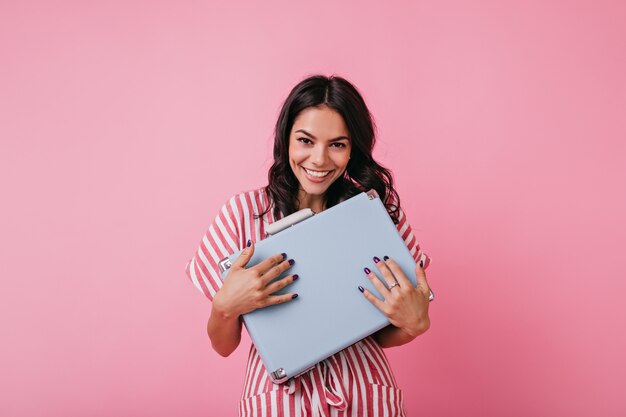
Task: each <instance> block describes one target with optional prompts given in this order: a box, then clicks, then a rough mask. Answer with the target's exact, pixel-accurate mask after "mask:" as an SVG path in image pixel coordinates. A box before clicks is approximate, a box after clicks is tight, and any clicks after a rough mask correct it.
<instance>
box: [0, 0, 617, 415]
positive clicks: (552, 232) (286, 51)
mask: <svg viewBox="0 0 626 417" xmlns="http://www.w3.org/2000/svg"><path fill="white" fill-rule="evenodd" d="M625 21H626V7H625V3H624V2H622V1H574V2H565V1H514V2H512V1H453V0H445V1H439V2H428V3H427V2H409V1H405V2H401V1H396V2H388V4H386V5H383V4H382V2H360V1H358V2H356V1H354V2H349V1H342V2H336V1H334V2H331V1H328V2H327V1H317V2H295V1H284V2H275V1H270V2H254V3H253V2H249V3H248V4H239V3H236V2H223V1H220V2H217V1H216V2H203V1H180V2H174V1H170V2H165V1H124V2H122V1H107V2H104V1H90V2H78V1H54V2H44V1H39V2H28V1H20V2H2V3H1V4H0V62H1V64H0V140H1V152H0V193H1V194H0V195H1V196H2V205H1V207H2V208H1V214H2V215H1V216H0V231H1V232H0V242H1V243H0V268H1V269H0V271H1V274H2V275H1V276H2V291H1V297H2V300H1V302H0V309H1V311H0V313H1V314H0V323H1V329H2V343H1V344H0V358H1V360H2V369H1V370H0V385H1V386H0V415H2V416H64V417H67V416H111V415H119V416H146V415H150V416H172V415H184V416H230V415H235V414H236V406H237V405H236V404H237V400H238V397H239V395H240V390H241V385H242V379H243V372H244V367H245V358H246V356H247V348H248V346H249V341H248V339H246V340H245V341H244V342H243V343H242V345H243V346H241V347H240V348H239V350H237V352H236V353H234V354H233V355H232V356H231V357H230V358H228V359H223V358H220V357H219V356H218V355H217V354H216V353H214V352H213V351H212V349H211V347H210V344H209V341H208V338H207V336H206V332H205V326H206V320H207V318H208V314H209V310H210V305H209V303H208V302H207V301H206V300H205V299H204V298H203V297H202V296H201V295H200V293H199V292H197V290H195V289H194V287H193V286H192V285H191V283H190V282H189V281H188V280H187V278H186V277H185V275H184V271H183V268H184V266H185V263H186V261H187V259H188V258H189V257H190V256H191V255H192V254H193V251H194V250H195V249H196V245H197V244H198V241H199V239H200V237H201V235H202V233H203V232H204V230H205V229H206V227H207V226H208V224H209V222H210V220H211V219H212V217H213V216H214V215H215V213H216V210H217V209H218V207H219V205H220V204H221V203H222V202H223V201H224V200H225V199H226V198H228V197H230V196H231V195H232V194H234V193H236V192H239V191H242V190H245V189H251V188H254V187H258V186H261V185H264V183H265V178H266V170H267V168H268V166H269V164H270V161H271V141H272V129H273V124H274V122H275V119H276V117H277V114H278V110H279V106H280V104H281V103H282V100H283V99H284V98H285V97H286V95H287V93H288V92H289V90H290V89H291V87H292V86H293V85H295V84H296V83H297V82H298V81H300V80H301V79H302V78H304V77H305V76H307V75H309V74H312V73H317V72H322V73H325V74H331V73H336V74H339V75H342V76H345V77H347V78H348V79H350V80H352V81H353V82H354V83H355V84H356V85H357V86H358V87H359V88H360V90H361V91H362V92H363V94H364V96H365V98H366V100H367V102H368V104H369V106H370V108H371V110H372V112H373V114H374V116H375V118H376V121H377V123H378V127H379V134H380V140H379V143H378V147H377V149H376V153H375V155H376V157H377V158H378V159H379V160H380V161H382V162H383V163H384V164H385V165H387V166H389V167H391V168H392V169H393V171H394V173H395V177H396V180H397V185H398V190H399V192H400V195H401V197H402V204H403V206H404V207H405V210H406V212H407V214H408V216H409V218H410V220H411V223H412V224H413V228H414V230H415V232H416V235H417V236H418V239H419V240H420V241H421V243H422V245H423V247H424V249H425V250H427V251H428V253H429V254H430V255H431V256H432V258H433V264H432V267H431V268H430V269H429V279H430V282H431V284H432V286H433V287H434V289H435V291H436V292H437V295H438V299H437V300H436V302H434V303H433V304H432V308H431V316H432V328H431V330H430V331H429V332H428V333H426V334H425V335H423V336H421V337H420V338H419V339H417V340H416V341H414V342H413V343H411V344H410V345H407V346H403V347H401V348H396V349H391V350H388V354H389V356H390V359H391V362H392V365H393V367H394V369H395V372H396V376H397V379H398V381H399V384H400V385H401V387H402V388H403V389H404V391H405V393H406V406H407V409H408V411H409V414H410V415H411V416H444V417H445V416H460V415H463V416H481V417H484V416H504V415H506V416H510V417H514V416H570V417H574V416H590V415H593V416H623V415H625V414H626V396H625V395H624V387H626V365H625V360H624V352H625V351H626V336H625V334H624V328H625V323H626V320H625V319H626V313H625V309H624V307H623V305H624V303H623V301H622V300H623V298H624V296H625V294H626V284H625V277H626V274H624V269H625V268H624V259H625V258H626V257H625V256H624V251H625V249H626V237H625V236H626V230H625V229H626V227H625V224H626V222H625V221H624V218H623V216H624V213H625V212H626V197H625V195H626V194H625V191H624V190H626V168H625V166H626V141H625V139H626V123H625V118H624V114H625V109H626V82H625V77H624V74H626V46H625V39H626V30H625V29H624V28H625V27H626V26H625V25H624V22H625Z"/></svg>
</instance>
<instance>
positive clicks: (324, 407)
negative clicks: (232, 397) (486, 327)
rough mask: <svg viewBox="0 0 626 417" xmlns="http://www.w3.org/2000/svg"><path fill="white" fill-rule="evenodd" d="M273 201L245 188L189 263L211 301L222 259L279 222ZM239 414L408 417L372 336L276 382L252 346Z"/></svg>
mask: <svg viewBox="0 0 626 417" xmlns="http://www.w3.org/2000/svg"><path fill="white" fill-rule="evenodd" d="M268 204H269V201H268V197H267V194H266V193H265V191H264V189H258V190H254V191H249V192H244V193H241V194H238V195H236V196H234V197H232V198H231V199H230V200H228V201H227V202H226V203H225V204H224V205H223V206H222V208H221V210H220V211H219V213H218V215H217V216H216V218H215V220H214V221H213V223H212V224H211V225H210V227H209V229H208V230H207V232H206V234H205V235H204V237H203V238H202V241H201V242H200V246H199V248H198V250H197V251H196V253H195V255H194V257H193V258H192V259H191V260H190V261H189V262H188V264H187V267H186V268H185V269H186V272H187V276H188V277H189V278H190V279H191V281H192V282H193V284H194V285H195V286H196V287H197V288H198V289H199V290H200V291H202V293H203V294H204V295H205V296H207V297H208V298H209V299H210V300H212V299H213V296H214V295H215V293H216V292H217V291H218V290H219V289H220V287H221V285H222V281H221V279H220V276H221V275H220V273H219V268H218V266H217V263H218V262H219V260H221V259H223V258H224V257H226V256H228V255H230V254H232V253H234V252H237V251H239V250H241V249H243V248H244V246H245V244H246V242H247V241H248V239H250V240H252V241H253V242H258V241H260V240H261V239H263V238H264V236H265V228H266V226H267V225H268V224H271V223H273V222H274V220H275V219H274V216H273V214H272V213H271V211H270V212H269V213H268V214H267V215H265V216H264V217H263V218H262V219H255V218H254V215H255V214H259V213H261V212H263V211H265V208H266V207H267V206H268ZM397 227H398V231H399V233H400V234H401V235H402V237H403V238H404V241H405V242H406V245H407V247H408V248H409V250H410V252H411V254H412V255H413V257H414V258H415V260H416V261H420V260H423V261H424V268H426V267H428V265H429V263H430V258H429V257H428V256H427V255H426V254H425V253H423V252H422V251H421V250H420V246H419V244H418V242H417V240H416V239H415V236H414V235H413V232H412V231H411V227H410V226H409V224H408V223H407V221H406V218H405V216H404V213H403V212H402V211H400V213H399V223H398V224H397ZM239 415H240V416H244V417H248V416H254V417H257V416H258V417H261V416H263V417H275V416H276V417H277V416H289V417H294V416H295V417H312V416H320V417H334V416H337V417H348V416H359V417H362V416H376V417H378V416H381V417H382V416H405V415H406V412H405V410H404V405H403V397H402V391H401V390H400V389H399V388H398V386H397V384H396V381H395V378H394V376H393V373H392V371H391V368H390V366H389V362H388V361H387V358H386V356H385V353H384V352H383V350H382V348H381V347H380V346H379V345H378V343H377V342H376V340H375V339H374V338H372V337H367V338H366V339H363V340H362V341H360V342H358V343H356V344H354V345H352V346H349V347H347V348H346V349H344V350H342V351H341V352H339V353H336V354H335V355H333V356H331V357H330V358H328V359H326V360H324V361H323V362H320V363H319V364H317V365H316V366H315V367H314V368H313V369H311V370H310V371H308V372H307V373H305V374H303V375H301V376H299V377H296V378H292V379H291V380H289V381H288V382H286V383H285V384H282V385H277V384H274V383H272V381H271V379H270V378H269V375H268V373H267V371H266V369H265V367H264V365H263V363H262V362H261V358H260V356H259V354H258V352H257V350H256V348H255V347H254V344H252V346H251V347H250V354H249V357H248V365H247V367H246V376H245V380H244V385H243V393H242V397H241V401H240V403H239Z"/></svg>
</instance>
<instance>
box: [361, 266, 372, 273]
mask: <svg viewBox="0 0 626 417" xmlns="http://www.w3.org/2000/svg"><path fill="white" fill-rule="evenodd" d="M363 271H365V273H366V274H367V275H369V274H370V272H372V271H370V269H369V268H368V267H365V268H363Z"/></svg>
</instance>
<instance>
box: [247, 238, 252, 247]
mask: <svg viewBox="0 0 626 417" xmlns="http://www.w3.org/2000/svg"><path fill="white" fill-rule="evenodd" d="M250 245H252V241H251V240H250V239H248V243H246V247H248V248H249V247H250Z"/></svg>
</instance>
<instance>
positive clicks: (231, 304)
mask: <svg viewBox="0 0 626 417" xmlns="http://www.w3.org/2000/svg"><path fill="white" fill-rule="evenodd" d="M248 244H249V245H250V246H248V247H246V248H245V249H244V250H243V252H241V255H239V257H238V258H237V260H235V262H233V264H232V266H231V267H230V270H229V272H228V275H227V276H226V278H225V279H224V284H223V285H222V288H220V290H219V291H218V292H217V293H216V294H215V297H214V298H213V309H216V310H218V311H219V313H220V315H221V316H222V317H223V318H231V317H238V316H240V315H242V314H246V313H249V312H251V311H253V310H256V309H257V308H261V307H267V306H270V305H274V304H281V303H285V302H287V301H291V300H293V299H294V298H296V297H297V296H298V295H297V294H292V293H288V294H281V295H272V294H274V293H275V292H277V291H279V290H281V289H283V288H285V287H286V286H287V285H289V284H291V283H292V282H294V281H295V280H296V279H298V276H297V275H288V276H286V277H284V278H282V279H280V280H277V281H275V282H271V281H272V280H273V279H275V278H276V277H278V276H279V275H281V274H282V273H283V272H285V271H286V270H288V269H289V268H290V267H291V266H292V265H293V264H294V261H293V260H292V259H289V260H287V259H286V255H285V254H278V255H274V256H270V257H269V258H267V259H265V260H264V261H262V262H259V263H258V264H256V265H254V266H251V267H249V268H246V265H247V264H248V262H249V261H250V259H251V258H252V255H253V254H254V244H253V243H252V242H250V241H248ZM270 282H271V283H270Z"/></svg>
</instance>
